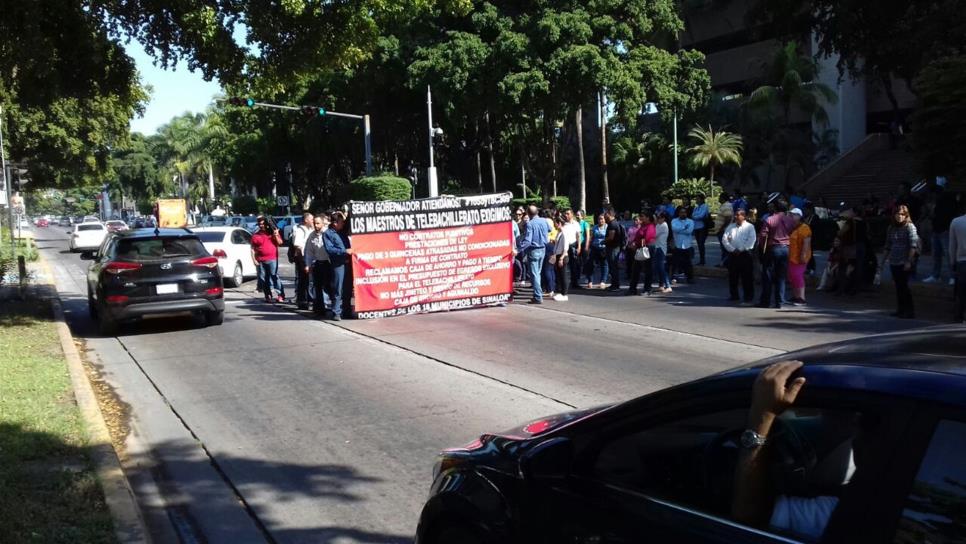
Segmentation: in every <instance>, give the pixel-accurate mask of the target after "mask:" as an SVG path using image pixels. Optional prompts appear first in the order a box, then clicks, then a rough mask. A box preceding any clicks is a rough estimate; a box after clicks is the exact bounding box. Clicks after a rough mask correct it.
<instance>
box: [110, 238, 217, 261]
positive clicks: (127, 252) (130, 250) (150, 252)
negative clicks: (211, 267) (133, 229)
mask: <svg viewBox="0 0 966 544" xmlns="http://www.w3.org/2000/svg"><path fill="white" fill-rule="evenodd" d="M116 254H117V258H119V259H126V260H129V261H150V260H155V259H164V258H168V257H190V256H192V255H207V254H208V252H207V251H206V250H205V248H204V246H203V245H201V241H200V240H198V239H197V238H165V237H159V238H133V239H132V238H126V239H121V240H119V241H118V244H117V250H116Z"/></svg>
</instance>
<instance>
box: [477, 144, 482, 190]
mask: <svg viewBox="0 0 966 544" xmlns="http://www.w3.org/2000/svg"><path fill="white" fill-rule="evenodd" d="M476 183H477V185H478V186H479V188H480V194H483V164H482V163H481V162H480V150H479V148H477V150H476Z"/></svg>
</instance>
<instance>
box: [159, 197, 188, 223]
mask: <svg viewBox="0 0 966 544" xmlns="http://www.w3.org/2000/svg"><path fill="white" fill-rule="evenodd" d="M155 217H157V218H158V226H159V227H161V228H163V229H164V228H176V229H180V228H184V227H186V226H188V203H187V202H185V200H184V199H183V198H162V199H159V200H158V203H157V212H156V213H155Z"/></svg>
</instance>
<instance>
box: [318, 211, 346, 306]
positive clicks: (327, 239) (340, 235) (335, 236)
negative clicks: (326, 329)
mask: <svg viewBox="0 0 966 544" xmlns="http://www.w3.org/2000/svg"><path fill="white" fill-rule="evenodd" d="M331 218H332V226H331V227H330V228H329V229H326V230H325V231H324V232H323V234H322V244H323V246H324V247H325V253H326V255H328V256H329V263H330V265H331V271H332V277H331V278H330V281H329V293H331V298H332V320H333V321H341V320H342V314H343V309H342V293H343V290H344V287H345V265H346V261H347V260H348V258H349V256H350V255H352V246H351V243H350V242H349V236H347V235H346V234H345V232H344V229H345V214H344V213H342V212H341V211H337V212H332V215H331Z"/></svg>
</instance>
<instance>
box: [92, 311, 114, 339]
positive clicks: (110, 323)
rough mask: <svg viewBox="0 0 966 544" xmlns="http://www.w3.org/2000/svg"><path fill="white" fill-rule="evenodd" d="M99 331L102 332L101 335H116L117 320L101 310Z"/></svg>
mask: <svg viewBox="0 0 966 544" xmlns="http://www.w3.org/2000/svg"><path fill="white" fill-rule="evenodd" d="M97 331H98V332H99V333H101V336H114V335H116V334H117V321H115V320H113V319H111V318H109V317H107V316H106V315H104V314H103V313H102V312H99V317H98V319H97Z"/></svg>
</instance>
